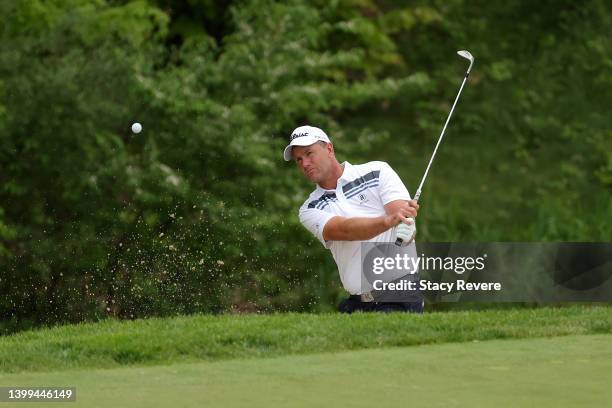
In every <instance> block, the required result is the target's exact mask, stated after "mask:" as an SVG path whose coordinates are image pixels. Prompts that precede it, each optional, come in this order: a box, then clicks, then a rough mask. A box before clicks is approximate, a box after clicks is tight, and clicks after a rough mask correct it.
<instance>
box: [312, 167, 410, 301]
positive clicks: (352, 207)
mask: <svg viewBox="0 0 612 408" xmlns="http://www.w3.org/2000/svg"><path fill="white" fill-rule="evenodd" d="M343 165H344V172H343V173H342V176H341V177H340V179H339V180H338V184H337V186H336V189H335V190H326V189H324V188H321V187H320V186H319V185H317V188H316V189H315V190H314V191H313V192H312V193H311V194H310V197H308V199H307V200H306V201H305V202H304V204H303V205H302V206H301V207H300V222H301V223H302V224H303V225H304V226H305V227H306V228H307V229H308V230H309V231H310V232H312V233H313V234H314V236H315V237H317V239H318V240H319V241H321V243H322V244H323V245H324V246H325V247H326V248H327V249H329V250H330V251H331V253H332V255H333V257H334V260H335V261H336V264H337V265H338V272H339V273H340V280H341V281H342V285H343V286H344V288H345V289H346V290H347V292H349V293H350V294H352V295H358V294H361V292H363V290H362V284H361V283H362V266H361V243H362V242H387V243H388V242H395V230H396V227H393V228H390V229H388V230H387V231H385V232H383V233H382V234H380V235H377V236H375V237H374V238H372V239H369V240H367V241H325V240H324V239H323V228H324V227H325V224H326V223H327V221H329V220H330V219H331V218H333V217H335V216H342V217H380V216H382V215H386V212H385V207H384V206H385V204H388V203H390V202H391V201H395V200H410V194H408V190H407V189H406V187H405V186H404V183H402V180H400V178H399V176H398V175H397V173H396V172H395V171H393V169H392V168H391V166H389V165H388V164H387V163H385V162H382V161H372V162H369V163H365V164H360V165H351V164H350V163H348V162H344V163H343ZM409 247H412V248H410V250H411V252H414V253H415V254H416V247H415V245H414V242H413V243H412V244H410V245H409Z"/></svg>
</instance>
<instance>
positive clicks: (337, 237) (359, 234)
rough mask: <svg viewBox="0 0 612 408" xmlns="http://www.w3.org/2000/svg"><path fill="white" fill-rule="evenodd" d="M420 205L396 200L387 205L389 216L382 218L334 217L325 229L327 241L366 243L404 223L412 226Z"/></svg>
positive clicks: (324, 233)
mask: <svg viewBox="0 0 612 408" xmlns="http://www.w3.org/2000/svg"><path fill="white" fill-rule="evenodd" d="M418 208H419V205H418V204H417V203H416V202H415V201H404V200H396V201H392V202H390V203H388V204H387V205H385V211H386V212H387V215H383V216H381V217H350V218H347V217H340V216H338V217H333V218H332V219H330V220H329V221H328V222H327V223H326V224H325V228H323V238H324V239H325V240H326V241H364V240H368V239H371V238H374V237H375V236H377V235H379V234H382V233H383V232H385V231H386V230H388V229H389V228H392V227H395V226H396V225H398V224H399V223H401V222H403V223H406V224H411V223H412V221H411V220H409V218H410V217H412V218H414V217H416V216H417V209H418Z"/></svg>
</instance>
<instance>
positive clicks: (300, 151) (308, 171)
mask: <svg viewBox="0 0 612 408" xmlns="http://www.w3.org/2000/svg"><path fill="white" fill-rule="evenodd" d="M291 155H292V156H293V159H294V160H295V163H296V164H297V166H298V168H299V169H300V171H301V172H302V173H303V174H304V176H306V178H307V179H308V180H310V181H312V182H313V183H320V182H322V181H323V180H325V179H326V177H327V176H328V174H329V172H330V171H331V168H332V163H333V161H332V158H333V150H332V147H331V145H329V144H322V143H315V144H313V145H310V146H295V147H293V148H292V149H291Z"/></svg>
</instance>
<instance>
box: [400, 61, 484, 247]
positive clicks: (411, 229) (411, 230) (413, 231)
mask: <svg viewBox="0 0 612 408" xmlns="http://www.w3.org/2000/svg"><path fill="white" fill-rule="evenodd" d="M457 54H459V56H461V57H463V58H465V59H467V60H469V61H470V66H469V67H468V69H467V72H466V73H465V77H464V78H463V82H462V83H461V87H460V88H459V92H458V93H457V97H456V98H455V102H454V103H453V106H452V108H451V110H450V113H449V114H448V117H447V118H446V123H444V127H443V128H442V133H441V134H440V138H438V143H437V144H436V147H435V149H434V151H433V154H432V155H431V159H429V164H428V165H427V169H425V174H423V178H422V179H421V184H419V188H418V189H417V191H416V193H415V194H414V197H413V198H412V199H413V200H415V201H416V202H418V201H419V197H420V196H421V190H422V189H423V184H424V183H425V179H426V178H427V174H428V173H429V168H430V167H431V163H432V162H433V159H434V157H436V153H437V151H438V147H440V143H441V142H442V138H443V137H444V132H445V131H446V127H447V126H448V122H450V118H451V116H452V115H453V111H454V110H455V106H456V105H457V101H458V100H459V96H461V91H463V86H464V85H465V83H466V82H467V79H468V76H470V71H471V70H472V65H473V64H474V57H473V56H472V54H470V52H469V51H467V50H461V51H457ZM411 219H412V218H411ZM408 228H409V230H408V233H407V234H406V235H407V236H410V239H408V240H404V239H402V238H399V237H398V238H397V239H396V240H395V245H398V246H401V245H406V244H409V243H410V242H412V241H413V240H414V237H415V235H416V226H415V223H414V219H412V224H410V225H408Z"/></svg>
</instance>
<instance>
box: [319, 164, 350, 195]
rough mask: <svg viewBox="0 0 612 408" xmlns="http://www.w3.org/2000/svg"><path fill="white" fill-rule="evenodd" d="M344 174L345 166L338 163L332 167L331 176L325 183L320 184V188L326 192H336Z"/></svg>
mask: <svg viewBox="0 0 612 408" xmlns="http://www.w3.org/2000/svg"><path fill="white" fill-rule="evenodd" d="M343 172H344V165H343V164H340V163H338V162H337V161H336V162H335V163H334V165H333V166H332V171H331V172H330V176H329V177H328V178H327V179H326V180H325V181H323V182H321V183H319V186H320V187H321V188H324V189H325V190H335V189H336V186H337V185H338V179H339V178H340V177H341V176H342V173H343Z"/></svg>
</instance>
